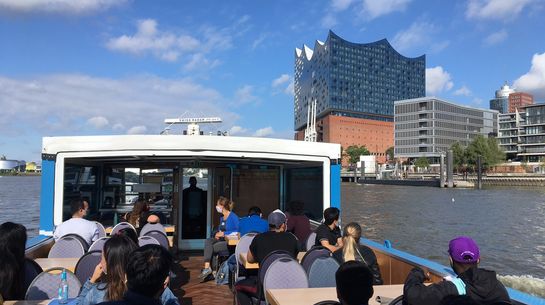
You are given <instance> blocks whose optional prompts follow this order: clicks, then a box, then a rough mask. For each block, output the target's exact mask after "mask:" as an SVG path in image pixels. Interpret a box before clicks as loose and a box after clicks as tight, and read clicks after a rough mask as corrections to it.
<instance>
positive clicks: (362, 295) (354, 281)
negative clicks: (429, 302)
mask: <svg viewBox="0 0 545 305" xmlns="http://www.w3.org/2000/svg"><path fill="white" fill-rule="evenodd" d="M335 282H336V285H337V298H339V301H340V303H341V304H342V305H367V304H369V299H370V298H371V297H372V296H373V293H374V291H373V275H372V273H371V270H369V268H367V266H365V265H364V264H363V263H360V262H357V261H348V262H346V263H344V264H342V265H341V266H340V267H339V269H338V270H337V272H335ZM423 304H424V303H423Z"/></svg>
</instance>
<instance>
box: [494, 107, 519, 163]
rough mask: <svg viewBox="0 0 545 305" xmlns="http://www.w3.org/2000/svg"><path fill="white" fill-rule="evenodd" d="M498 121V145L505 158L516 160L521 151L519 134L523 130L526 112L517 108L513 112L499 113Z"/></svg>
mask: <svg viewBox="0 0 545 305" xmlns="http://www.w3.org/2000/svg"><path fill="white" fill-rule="evenodd" d="M498 121H499V129H498V145H499V146H500V148H501V149H502V150H503V151H504V152H505V157H506V159H507V160H516V159H517V157H518V154H519V152H521V147H520V141H521V139H520V135H521V134H523V131H524V127H523V125H525V121H526V114H525V113H524V112H519V111H518V110H515V111H514V112H513V113H500V114H499V116H498Z"/></svg>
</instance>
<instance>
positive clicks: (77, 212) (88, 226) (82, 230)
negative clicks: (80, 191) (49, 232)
mask: <svg viewBox="0 0 545 305" xmlns="http://www.w3.org/2000/svg"><path fill="white" fill-rule="evenodd" d="M88 210H89V203H88V202H87V201H85V200H81V199H76V200H73V201H72V202H71V203H70V211H71V212H72V218H70V219H68V220H67V221H65V222H63V223H61V224H60V225H58V226H57V228H56V229H55V233H53V237H54V238H55V241H57V240H58V239H59V238H61V237H63V236H64V235H67V234H77V235H79V236H81V237H82V238H83V239H84V240H85V241H86V242H87V244H88V245H91V244H92V243H93V242H94V241H95V240H97V239H98V227H97V225H96V223H94V222H92V221H89V220H86V219H84V218H83V217H85V216H86V215H87V211H88Z"/></svg>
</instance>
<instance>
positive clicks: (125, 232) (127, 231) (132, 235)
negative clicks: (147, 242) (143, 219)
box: [117, 228, 138, 245]
mask: <svg viewBox="0 0 545 305" xmlns="http://www.w3.org/2000/svg"><path fill="white" fill-rule="evenodd" d="M117 235H122V236H126V237H128V238H129V239H130V240H132V241H133V242H134V243H135V244H137V245H138V235H137V234H136V230H134V229H133V228H123V229H121V230H119V231H117Z"/></svg>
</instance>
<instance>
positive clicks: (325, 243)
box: [320, 239, 341, 252]
mask: <svg viewBox="0 0 545 305" xmlns="http://www.w3.org/2000/svg"><path fill="white" fill-rule="evenodd" d="M320 244H321V245H322V247H324V248H327V249H329V251H331V252H335V251H337V250H339V249H340V248H341V247H337V246H334V245H331V244H330V243H329V240H327V239H322V240H320Z"/></svg>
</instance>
